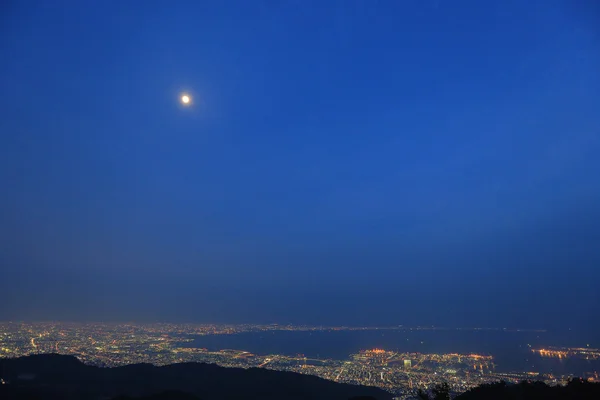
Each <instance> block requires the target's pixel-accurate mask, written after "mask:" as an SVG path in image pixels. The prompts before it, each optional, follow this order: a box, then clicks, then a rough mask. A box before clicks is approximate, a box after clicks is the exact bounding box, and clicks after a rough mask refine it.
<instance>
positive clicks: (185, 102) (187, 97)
mask: <svg viewBox="0 0 600 400" xmlns="http://www.w3.org/2000/svg"><path fill="white" fill-rule="evenodd" d="M180 100H181V104H183V105H184V106H187V105H189V104H190V103H191V102H192V98H191V97H190V95H189V94H182V95H181V98H180Z"/></svg>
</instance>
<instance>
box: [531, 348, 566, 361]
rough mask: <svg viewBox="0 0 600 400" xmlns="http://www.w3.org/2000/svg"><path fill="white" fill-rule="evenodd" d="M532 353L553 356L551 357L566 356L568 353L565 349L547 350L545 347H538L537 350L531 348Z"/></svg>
mask: <svg viewBox="0 0 600 400" xmlns="http://www.w3.org/2000/svg"><path fill="white" fill-rule="evenodd" d="M531 351H532V352H533V353H537V354H539V355H540V356H542V357H553V358H561V359H562V358H566V357H567V356H568V355H569V353H568V352H566V351H561V350H547V349H539V350H535V349H532V350H531Z"/></svg>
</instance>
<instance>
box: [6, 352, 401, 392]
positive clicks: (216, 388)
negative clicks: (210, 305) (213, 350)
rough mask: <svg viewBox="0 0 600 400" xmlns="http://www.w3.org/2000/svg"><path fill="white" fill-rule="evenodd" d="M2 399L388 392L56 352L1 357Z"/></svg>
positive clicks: (283, 375) (305, 378) (274, 374)
mask: <svg viewBox="0 0 600 400" xmlns="http://www.w3.org/2000/svg"><path fill="white" fill-rule="evenodd" d="M0 376H1V377H2V378H3V379H4V380H5V381H7V382H8V384H4V385H0V399H2V400H5V399H7V400H11V399H15V400H21V399H32V400H33V399H39V400H58V399H61V400H75V399H77V400H88V399H89V400H101V399H102V400H109V399H114V398H120V399H131V398H139V397H145V398H147V399H148V400H150V399H152V400H163V399H172V400H178V399H180V400H194V399H201V400H217V399H218V400H226V399H249V400H253V399H257V400H258V399H261V400H262V399H265V400H270V399H273V400H275V399H277V400H286V399H290V400H291V399H294V400H296V399H298V400H300V399H332V400H335V399H339V400H347V399H350V398H352V397H358V396H370V397H372V398H374V399H379V400H390V399H391V397H392V396H391V395H390V394H389V393H387V392H385V391H383V390H380V389H377V388H371V387H363V386H354V385H346V384H341V383H335V382H331V381H328V380H325V379H321V378H318V377H315V376H310V375H301V374H296V373H293V372H280V371H271V370H266V369H259V368H251V369H246V370H245V369H239V368H223V367H219V366H216V365H212V364H200V363H184V364H173V365H168V366H164V367H155V366H153V365H150V364H136V365H129V366H125V367H118V368H98V367H93V366H88V365H85V364H83V363H81V362H80V361H79V360H77V359H76V358H75V357H72V356H62V355H56V354H45V355H35V356H28V357H21V358H16V359H0Z"/></svg>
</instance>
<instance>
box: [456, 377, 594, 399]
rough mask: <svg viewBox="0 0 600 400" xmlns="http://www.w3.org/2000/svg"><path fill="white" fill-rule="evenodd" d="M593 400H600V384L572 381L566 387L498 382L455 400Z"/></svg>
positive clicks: (536, 383) (475, 389)
mask: <svg viewBox="0 0 600 400" xmlns="http://www.w3.org/2000/svg"><path fill="white" fill-rule="evenodd" d="M483 399H485V400H509V399H510V400H520V399H523V400H525V399H526V400H592V399H600V383H591V382H587V381H585V380H582V379H578V378H576V379H572V380H571V381H570V382H569V383H568V384H567V385H565V386H548V385H546V384H545V383H544V382H521V383H519V384H516V385H509V384H506V383H504V382H498V383H494V384H489V385H481V386H478V387H476V388H474V389H471V390H469V391H467V392H466V393H463V394H461V395H460V396H457V397H456V398H455V400H483Z"/></svg>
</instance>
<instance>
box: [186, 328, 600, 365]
mask: <svg viewBox="0 0 600 400" xmlns="http://www.w3.org/2000/svg"><path fill="white" fill-rule="evenodd" d="M588 345H591V344H590V343H585V340H582V339H581V337H579V336H577V335H570V334H569V333H568V332H548V331H544V332H539V331H537V332H536V331H516V330H512V331H505V330H451V329H449V330H417V329H413V330H411V329H401V330H389V329H374V330H341V331H340V330H322V331H262V332H245V333H237V334H227V335H207V336H197V337H196V338H195V340H194V341H193V346H194V347H197V348H206V349H208V350H211V351H216V350H222V349H235V350H245V351H249V352H251V353H254V354H261V355H269V354H283V355H289V356H295V355H298V354H302V355H305V356H307V357H314V358H321V359H335V360H346V359H349V358H350V356H351V354H355V353H358V352H359V351H360V350H366V349H374V348H378V349H384V350H388V351H398V352H411V353H412V352H418V353H438V354H442V353H462V354H471V353H477V354H484V355H491V356H493V357H494V363H495V364H496V371H497V372H525V371H528V372H539V373H552V374H555V375H569V374H573V375H579V376H583V375H585V374H586V373H590V372H594V371H600V360H582V359H574V358H568V359H562V360H561V359H557V358H547V357H541V356H540V355H538V354H536V353H533V352H532V349H540V348H547V347H550V346H554V347H586V346H588ZM592 347H593V346H592ZM597 347H598V346H596V348H597Z"/></svg>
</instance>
